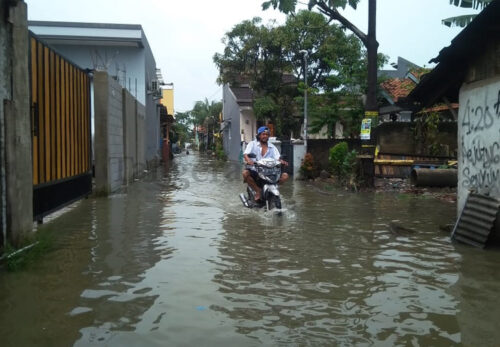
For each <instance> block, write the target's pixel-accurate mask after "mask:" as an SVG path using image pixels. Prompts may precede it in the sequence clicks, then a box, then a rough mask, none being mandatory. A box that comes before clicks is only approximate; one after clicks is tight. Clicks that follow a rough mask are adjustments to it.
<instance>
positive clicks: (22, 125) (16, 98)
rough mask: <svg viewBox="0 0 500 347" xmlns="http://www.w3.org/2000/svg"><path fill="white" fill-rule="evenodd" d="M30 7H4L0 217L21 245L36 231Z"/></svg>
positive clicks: (0, 24) (0, 21) (0, 23)
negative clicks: (30, 91) (28, 13)
mask: <svg viewBox="0 0 500 347" xmlns="http://www.w3.org/2000/svg"><path fill="white" fill-rule="evenodd" d="M28 49H29V45H28V27H27V6H26V4H25V3H24V2H23V1H14V2H13V3H12V5H7V4H6V2H5V1H2V5H1V6H0V128H1V129H0V148H1V151H0V160H1V175H0V186H1V198H0V207H1V213H0V219H1V221H0V222H1V229H2V241H1V243H3V242H4V241H9V242H10V243H12V244H13V245H15V246H18V245H19V244H20V243H21V242H22V241H23V239H24V238H25V237H26V236H27V235H28V234H29V233H30V232H31V231H32V229H33V227H32V226H33V171H32V170H33V164H32V157H31V120H30V105H29V100H30V98H29V97H30V94H29V68H28Z"/></svg>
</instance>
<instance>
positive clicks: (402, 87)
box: [380, 78, 415, 102]
mask: <svg viewBox="0 0 500 347" xmlns="http://www.w3.org/2000/svg"><path fill="white" fill-rule="evenodd" d="M380 87H381V88H383V89H384V90H385V91H386V92H387V93H388V94H389V96H390V97H391V98H392V100H393V101H394V102H397V101H398V100H399V99H401V98H406V97H407V96H408V94H409V93H410V92H411V91H412V90H413V88H415V82H413V81H412V80H410V79H409V78H405V79H402V78H393V79H389V80H386V81H384V82H382V83H381V84H380Z"/></svg>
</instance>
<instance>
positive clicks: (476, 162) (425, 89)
mask: <svg viewBox="0 0 500 347" xmlns="http://www.w3.org/2000/svg"><path fill="white" fill-rule="evenodd" d="M499 14H500V0H495V1H493V2H491V3H490V4H489V5H488V6H487V7H486V8H485V9H484V10H483V11H482V12H481V13H480V14H479V15H477V17H476V18H475V19H474V20H473V21H472V22H471V23H470V24H469V25H468V26H467V27H465V28H464V29H463V30H462V31H461V32H460V33H459V34H458V35H457V36H456V37H455V38H454V39H453V40H452V41H451V44H450V46H448V47H445V48H443V49H442V50H441V51H440V52H439V55H438V56H437V57H436V58H434V59H432V60H431V62H435V63H438V64H437V66H436V67H435V68H434V69H433V70H432V71H431V72H430V73H428V74H426V75H424V76H423V77H422V79H421V81H420V83H419V84H418V85H417V86H416V87H415V89H413V91H412V92H411V93H410V95H409V97H410V98H411V99H413V100H415V101H416V102H418V105H419V107H420V108H424V107H428V106H430V105H434V104H435V103H436V102H438V101H441V100H443V101H445V102H446V103H453V102H459V105H460V106H459V111H458V187H457V195H458V204H457V211H458V215H459V216H460V214H461V212H462V211H463V208H464V205H465V202H466V199H467V197H468V195H469V194H470V193H471V192H476V193H479V194H481V195H484V196H489V197H493V198H496V199H500V54H499V52H500V29H499V26H498V18H499ZM497 209H498V208H497ZM496 225H497V228H496V230H497V232H500V220H499V217H498V211H497V217H496Z"/></svg>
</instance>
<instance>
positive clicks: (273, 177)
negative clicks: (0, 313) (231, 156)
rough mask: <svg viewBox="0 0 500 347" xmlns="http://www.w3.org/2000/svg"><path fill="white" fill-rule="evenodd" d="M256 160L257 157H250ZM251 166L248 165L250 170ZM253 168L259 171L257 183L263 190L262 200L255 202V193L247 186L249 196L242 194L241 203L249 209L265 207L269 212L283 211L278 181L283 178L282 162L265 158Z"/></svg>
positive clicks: (255, 163)
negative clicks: (273, 210) (274, 210)
mask: <svg viewBox="0 0 500 347" xmlns="http://www.w3.org/2000/svg"><path fill="white" fill-rule="evenodd" d="M248 156H249V157H250V158H252V159H253V158H255V155H252V154H250V155H248ZM250 167H251V165H247V168H250ZM253 168H254V169H255V171H257V176H258V178H257V180H256V182H255V183H257V185H258V186H259V188H261V189H262V194H261V198H260V200H259V201H255V191H254V190H253V189H252V188H251V187H250V186H247V195H245V194H244V193H240V199H241V202H242V203H243V205H244V206H245V207H248V208H254V207H257V208H262V207H265V208H266V210H267V211H271V210H272V209H274V208H277V209H281V197H280V192H279V190H278V181H279V179H280V177H281V162H280V161H279V160H276V159H272V158H263V159H261V160H258V161H256V162H254V164H253Z"/></svg>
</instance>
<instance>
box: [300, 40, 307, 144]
mask: <svg viewBox="0 0 500 347" xmlns="http://www.w3.org/2000/svg"><path fill="white" fill-rule="evenodd" d="M299 53H302V55H303V58H304V85H305V86H304V148H305V153H307V57H308V56H309V53H308V52H307V51H306V50H305V49H301V50H300V51H299Z"/></svg>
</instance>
